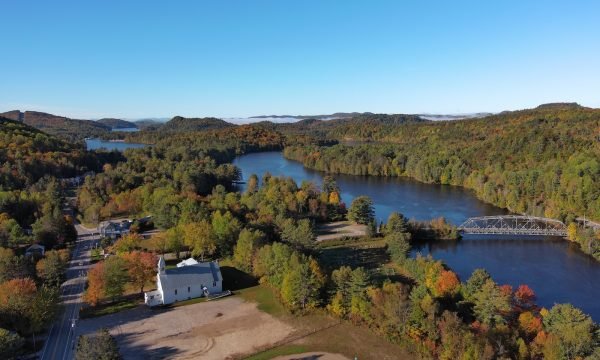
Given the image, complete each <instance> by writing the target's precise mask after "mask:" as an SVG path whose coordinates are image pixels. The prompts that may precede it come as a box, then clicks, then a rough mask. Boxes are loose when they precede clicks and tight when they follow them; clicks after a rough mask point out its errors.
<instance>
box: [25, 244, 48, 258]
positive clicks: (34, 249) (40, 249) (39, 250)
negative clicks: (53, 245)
mask: <svg viewBox="0 0 600 360" xmlns="http://www.w3.org/2000/svg"><path fill="white" fill-rule="evenodd" d="M45 252H46V247H45V246H44V245H40V244H33V245H31V246H30V247H28V248H27V249H25V256H33V255H36V256H44V253H45Z"/></svg>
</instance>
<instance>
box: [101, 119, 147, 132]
mask: <svg viewBox="0 0 600 360" xmlns="http://www.w3.org/2000/svg"><path fill="white" fill-rule="evenodd" d="M96 122H98V123H100V124H102V125H105V126H108V127H110V128H112V129H116V130H118V129H131V128H137V125H136V124H135V123H134V122H131V121H126V120H121V119H114V118H104V119H100V120H97V121H96Z"/></svg>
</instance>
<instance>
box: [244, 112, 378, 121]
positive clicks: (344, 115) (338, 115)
mask: <svg viewBox="0 0 600 360" xmlns="http://www.w3.org/2000/svg"><path fill="white" fill-rule="evenodd" d="M361 115H373V113H370V112H364V113H359V112H349V113H348V112H337V113H333V114H329V115H259V116H251V117H250V119H319V120H326V119H340V118H350V117H356V116H361Z"/></svg>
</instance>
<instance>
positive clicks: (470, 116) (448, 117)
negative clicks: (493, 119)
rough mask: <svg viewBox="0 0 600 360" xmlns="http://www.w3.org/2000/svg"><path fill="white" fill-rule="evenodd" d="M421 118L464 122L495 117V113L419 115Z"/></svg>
mask: <svg viewBox="0 0 600 360" xmlns="http://www.w3.org/2000/svg"><path fill="white" fill-rule="evenodd" d="M417 115H418V116H419V117H420V118H422V119H425V120H433V121H446V120H463V119H478V118H482V117H486V116H490V115H493V113H488V112H479V113H473V114H449V115H444V114H417Z"/></svg>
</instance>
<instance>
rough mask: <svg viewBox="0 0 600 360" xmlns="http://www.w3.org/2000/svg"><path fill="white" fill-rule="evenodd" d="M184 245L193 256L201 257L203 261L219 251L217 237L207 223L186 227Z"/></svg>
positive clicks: (184, 227) (195, 223) (197, 223)
mask: <svg viewBox="0 0 600 360" xmlns="http://www.w3.org/2000/svg"><path fill="white" fill-rule="evenodd" d="M183 243H184V244H185V245H187V246H188V247H189V248H190V249H191V250H192V256H200V260H201V261H204V256H205V255H212V254H214V253H215V251H216V250H217V237H216V236H215V234H214V232H213V228H212V225H211V224H209V223H208V222H207V221H201V222H194V223H189V224H186V225H184V226H183Z"/></svg>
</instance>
